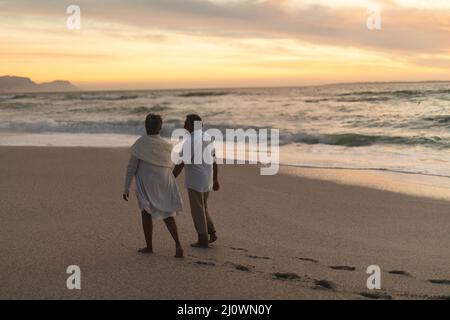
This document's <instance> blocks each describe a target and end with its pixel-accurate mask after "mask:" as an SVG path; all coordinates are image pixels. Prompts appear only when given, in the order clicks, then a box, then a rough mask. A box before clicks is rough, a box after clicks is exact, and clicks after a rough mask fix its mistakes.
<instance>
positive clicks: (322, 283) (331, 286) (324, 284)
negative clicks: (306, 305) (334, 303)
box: [314, 280, 337, 290]
mask: <svg viewBox="0 0 450 320" xmlns="http://www.w3.org/2000/svg"><path fill="white" fill-rule="evenodd" d="M314 284H315V285H316V286H315V287H314V289H327V290H335V289H336V287H337V286H336V284H335V283H333V282H331V281H328V280H314Z"/></svg>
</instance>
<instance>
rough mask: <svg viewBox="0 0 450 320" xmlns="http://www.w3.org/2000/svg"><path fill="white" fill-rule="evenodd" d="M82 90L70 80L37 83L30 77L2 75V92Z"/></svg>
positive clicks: (0, 83) (0, 80)
mask: <svg viewBox="0 0 450 320" xmlns="http://www.w3.org/2000/svg"><path fill="white" fill-rule="evenodd" d="M57 91H80V89H79V88H77V87H76V86H74V85H73V84H71V83H70V82H69V81H63V80H57V81H52V82H44V83H35V82H33V81H32V80H31V79H30V78H25V77H15V76H4V77H0V92H57Z"/></svg>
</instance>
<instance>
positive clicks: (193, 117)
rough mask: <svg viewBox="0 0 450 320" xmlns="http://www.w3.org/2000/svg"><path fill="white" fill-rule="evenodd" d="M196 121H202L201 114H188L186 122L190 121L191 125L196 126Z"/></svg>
mask: <svg viewBox="0 0 450 320" xmlns="http://www.w3.org/2000/svg"><path fill="white" fill-rule="evenodd" d="M195 121H200V122H201V121H202V118H200V116H199V115H198V114H195V113H192V114H188V115H187V116H186V122H187V123H189V124H190V125H191V126H194V122H195Z"/></svg>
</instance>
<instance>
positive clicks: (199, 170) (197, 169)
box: [173, 114, 220, 248]
mask: <svg viewBox="0 0 450 320" xmlns="http://www.w3.org/2000/svg"><path fill="white" fill-rule="evenodd" d="M201 121H202V119H201V118H200V116H199V115H197V114H189V115H187V116H186V121H185V123H184V128H185V129H186V130H187V131H189V133H190V139H188V140H187V141H186V142H185V144H184V145H183V150H191V154H190V161H184V162H181V163H180V164H178V165H176V166H175V168H174V170H173V174H174V176H175V177H178V175H179V174H180V173H181V171H182V170H183V168H184V167H186V170H185V187H186V189H187V190H188V195H189V202H190V205H191V213H192V219H193V220H194V226H195V229H196V231H197V234H198V241H197V242H196V243H193V244H192V245H191V246H193V247H198V248H208V247H209V243H212V242H214V241H216V240H217V235H216V229H215V227H214V223H213V221H212V219H211V216H210V214H209V211H208V197H209V192H210V191H212V190H214V191H218V190H219V188H220V185H219V181H218V172H217V163H216V161H215V151H214V148H213V146H212V145H211V144H212V142H211V140H210V139H209V140H208V139H203V136H204V134H205V133H204V132H203V130H202V125H201V123H202V122H201ZM205 140H207V141H205ZM188 144H189V145H188ZM205 150H208V151H206V152H204V151H205Z"/></svg>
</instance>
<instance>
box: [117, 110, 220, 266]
mask: <svg viewBox="0 0 450 320" xmlns="http://www.w3.org/2000/svg"><path fill="white" fill-rule="evenodd" d="M201 121H202V119H201V118H200V117H199V116H198V115H196V114H190V115H188V116H187V117H186V121H185V123H184V128H185V129H186V130H187V131H188V132H189V133H190V137H191V139H190V141H188V140H187V141H185V144H186V143H190V146H186V145H184V146H183V150H185V147H188V148H191V149H190V150H192V151H193V150H194V145H198V143H201V146H202V150H208V151H210V152H211V157H212V159H213V160H214V161H203V160H202V161H201V162H200V163H197V162H195V163H194V161H188V162H181V163H179V164H177V165H175V166H174V164H173V162H172V158H171V154H172V145H171V144H170V143H169V142H167V141H166V140H164V139H162V138H161V136H160V135H159V133H160V131H161V127H162V118H161V117H160V116H158V115H154V114H149V115H148V116H147V118H146V119H145V129H146V131H147V135H145V136H142V137H141V138H139V139H138V140H137V141H136V142H135V143H134V144H133V146H132V147H131V157H130V161H129V163H128V167H127V172H126V178H125V187H124V192H123V199H124V200H125V201H128V199H129V190H130V186H131V182H132V180H133V177H134V178H135V182H136V197H137V201H138V205H139V208H140V210H141V214H142V226H143V229H144V236H145V241H146V244H147V245H146V247H144V248H142V249H139V250H138V252H140V253H153V245H152V235H153V221H152V220H153V219H156V220H164V222H165V224H166V226H167V229H168V230H169V232H170V234H171V235H172V238H173V239H174V241H175V246H176V254H175V257H177V258H182V257H183V247H182V245H181V242H180V239H179V237H178V230H177V224H176V222H175V219H174V217H175V216H177V215H178V214H180V213H181V211H182V209H183V207H182V201H181V196H180V192H179V190H178V187H177V184H176V181H175V178H176V177H178V175H179V174H180V173H181V171H182V170H183V168H185V187H186V189H187V191H188V195H189V202H190V206H191V213H192V218H193V221H194V226H195V229H196V231H197V234H198V240H197V242H196V243H193V244H192V245H191V246H193V247H198V248H208V247H209V243H212V242H214V241H216V240H217V235H216V229H215V227H214V223H213V221H212V219H211V216H210V214H209V212H208V196H209V192H210V191H212V190H214V191H217V190H219V188H220V186H219V182H218V176H217V164H216V162H215V154H214V152H215V151H214V148H207V146H208V143H211V142H204V139H202V137H203V132H202V130H201V129H197V127H195V129H197V130H194V124H195V123H196V122H201ZM191 155H192V159H193V157H194V152H191ZM211 162H212V163H211Z"/></svg>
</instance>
